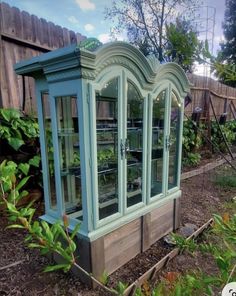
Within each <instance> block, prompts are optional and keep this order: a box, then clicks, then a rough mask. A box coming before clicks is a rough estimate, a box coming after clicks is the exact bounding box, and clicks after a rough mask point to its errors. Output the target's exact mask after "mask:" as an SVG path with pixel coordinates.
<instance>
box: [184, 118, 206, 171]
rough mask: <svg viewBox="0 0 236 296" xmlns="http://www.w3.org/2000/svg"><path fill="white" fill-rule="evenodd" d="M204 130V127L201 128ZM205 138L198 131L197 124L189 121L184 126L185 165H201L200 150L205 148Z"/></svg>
mask: <svg viewBox="0 0 236 296" xmlns="http://www.w3.org/2000/svg"><path fill="white" fill-rule="evenodd" d="M199 128H200V129H201V130H203V128H204V126H203V125H202V124H201V125H200V126H199ZM203 143H204V141H203V138H202V136H201V134H200V133H199V132H198V131H197V129H196V126H195V123H194V122H193V121H192V120H190V119H187V120H185V121H184V126H183V144H182V145H183V146H182V148H183V164H184V165H185V166H196V165H198V164H199V163H200V160H201V155H200V153H199V150H200V149H201V148H202V146H203Z"/></svg>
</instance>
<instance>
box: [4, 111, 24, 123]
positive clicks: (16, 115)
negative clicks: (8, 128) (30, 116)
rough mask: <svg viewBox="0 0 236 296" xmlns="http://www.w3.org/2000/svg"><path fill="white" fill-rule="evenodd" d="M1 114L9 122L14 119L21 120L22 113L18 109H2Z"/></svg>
mask: <svg viewBox="0 0 236 296" xmlns="http://www.w3.org/2000/svg"><path fill="white" fill-rule="evenodd" d="M0 114H1V115H2V117H3V118H4V119H5V120H6V121H7V122H9V121H11V120H12V119H14V118H20V112H19V111H18V110H16V109H0Z"/></svg>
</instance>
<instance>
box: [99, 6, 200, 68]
mask: <svg viewBox="0 0 236 296" xmlns="http://www.w3.org/2000/svg"><path fill="white" fill-rule="evenodd" d="M198 5H199V1H198V0H181V1H176V0H121V1H113V2H112V6H111V8H107V9H106V11H105V15H106V18H109V19H111V20H112V21H113V22H114V26H113V33H114V35H115V34H116V33H117V32H118V33H121V32H122V33H124V32H126V34H127V37H128V40H129V42H130V43H131V44H133V45H134V46H136V47H138V48H139V49H140V50H141V51H142V52H143V54H144V55H145V56H147V55H149V54H153V55H155V56H156V57H157V58H158V59H159V61H161V62H162V61H166V60H169V61H170V60H171V61H177V62H178V63H179V64H180V65H182V66H183V67H184V68H185V69H186V70H190V69H191V66H192V65H193V62H194V60H195V59H196V58H197V57H198V56H199V50H201V49H202V47H203V44H202V43H201V41H199V40H198V39H197V37H196V31H195V30H194V28H193V27H192V25H191V18H192V17H193V15H192V16H189V17H188V20H189V21H186V20H185V19H184V18H183V15H184V16H186V15H187V13H188V12H189V9H188V8H190V7H196V6H198ZM183 11H185V12H183ZM177 12H178V13H177ZM201 53H203V52H201Z"/></svg>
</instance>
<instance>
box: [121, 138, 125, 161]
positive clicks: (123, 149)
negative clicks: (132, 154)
mask: <svg viewBox="0 0 236 296" xmlns="http://www.w3.org/2000/svg"><path fill="white" fill-rule="evenodd" d="M120 155H121V157H123V156H124V155H125V145H124V143H123V141H122V140H120Z"/></svg>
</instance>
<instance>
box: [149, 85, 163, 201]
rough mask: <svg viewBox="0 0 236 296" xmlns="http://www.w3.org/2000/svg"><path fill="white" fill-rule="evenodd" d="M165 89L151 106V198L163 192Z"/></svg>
mask: <svg viewBox="0 0 236 296" xmlns="http://www.w3.org/2000/svg"><path fill="white" fill-rule="evenodd" d="M166 98H167V90H163V91H162V92H160V93H159V95H158V96H157V97H156V99H155V100H153V107H152V143H151V146H152V147H151V177H150V179H151V198H153V197H155V196H157V195H159V194H161V193H162V192H163V165H164V164H163V157H164V153H163V151H164V139H165V134H164V133H165V113H166V101H167V100H166Z"/></svg>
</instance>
